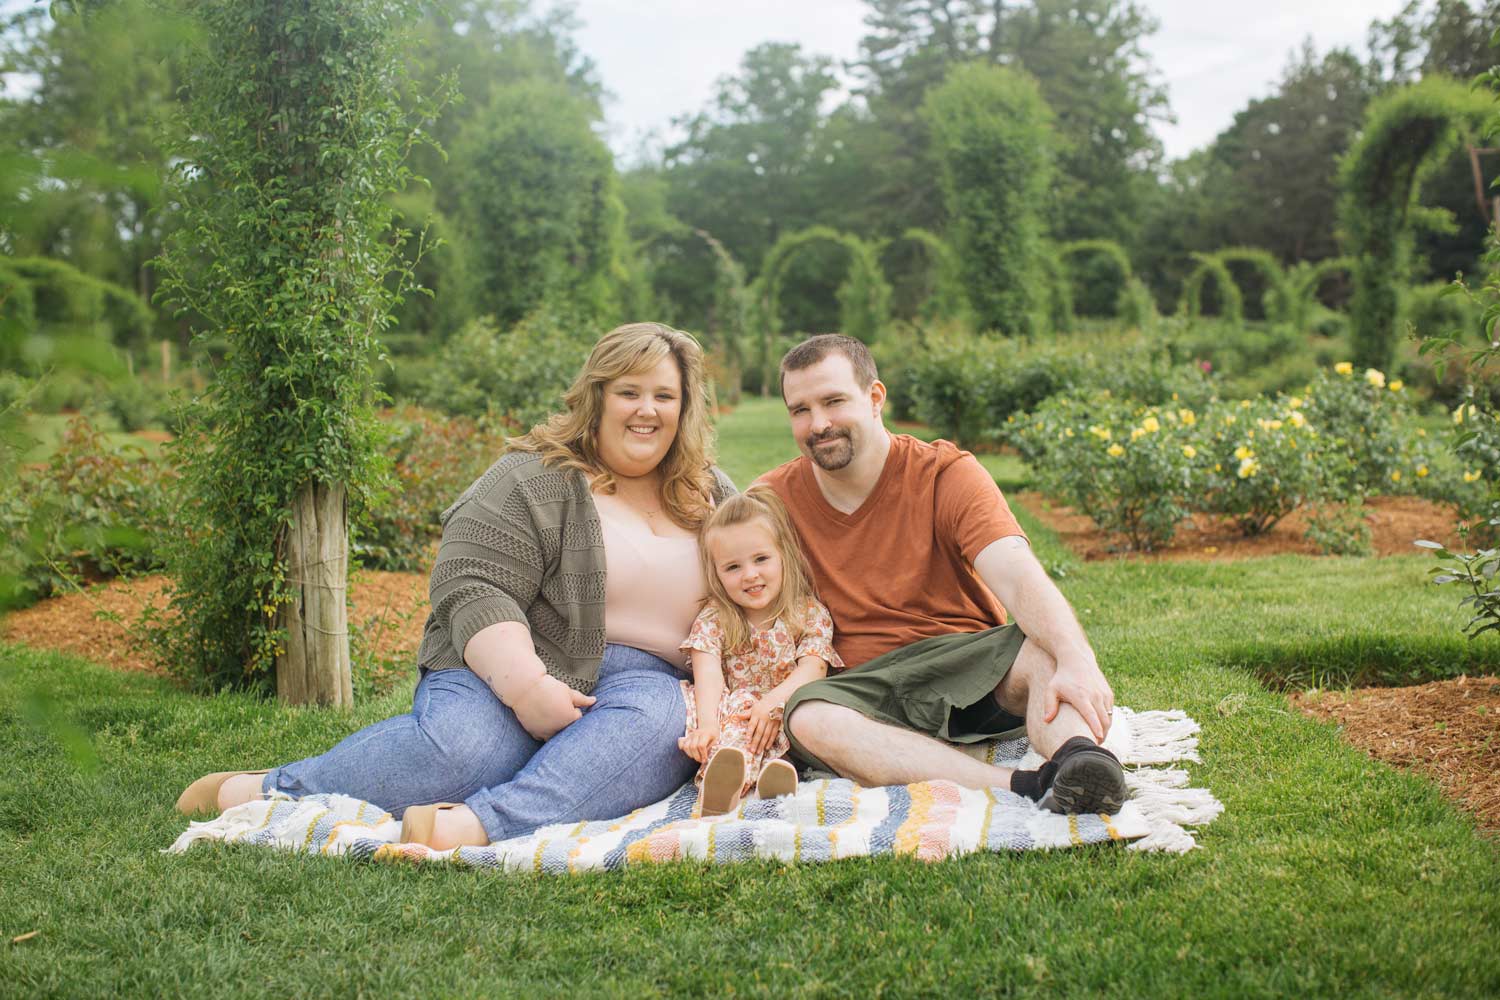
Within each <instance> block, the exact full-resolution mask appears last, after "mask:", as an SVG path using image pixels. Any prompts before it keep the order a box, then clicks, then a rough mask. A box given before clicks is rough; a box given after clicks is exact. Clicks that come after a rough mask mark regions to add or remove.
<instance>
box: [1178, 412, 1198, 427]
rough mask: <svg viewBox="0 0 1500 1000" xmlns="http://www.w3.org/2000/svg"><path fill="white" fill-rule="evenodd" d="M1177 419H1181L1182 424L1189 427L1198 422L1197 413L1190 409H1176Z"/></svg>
mask: <svg viewBox="0 0 1500 1000" xmlns="http://www.w3.org/2000/svg"><path fill="white" fill-rule="evenodd" d="M1177 419H1178V420H1181V421H1182V423H1183V426H1185V427H1191V426H1193V425H1194V424H1196V423H1197V422H1198V415H1197V414H1195V413H1194V412H1193V411H1192V410H1178V411H1177Z"/></svg>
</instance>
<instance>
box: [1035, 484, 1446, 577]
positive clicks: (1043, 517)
mask: <svg viewBox="0 0 1500 1000" xmlns="http://www.w3.org/2000/svg"><path fill="white" fill-rule="evenodd" d="M1009 499H1010V500H1011V502H1013V503H1018V504H1020V505H1021V506H1023V507H1025V508H1026V510H1027V511H1029V512H1031V513H1032V514H1034V515H1035V516H1036V517H1037V519H1038V520H1040V521H1041V522H1042V523H1043V524H1044V525H1046V526H1047V527H1048V528H1050V529H1051V530H1053V531H1054V532H1056V533H1057V535H1058V537H1060V538H1061V539H1062V541H1063V544H1065V545H1066V546H1067V547H1068V548H1069V549H1070V550H1072V551H1073V552H1076V553H1077V554H1078V555H1080V556H1082V557H1083V558H1084V559H1086V560H1095V559H1146V560H1154V561H1161V560H1177V559H1208V560H1229V559H1245V558H1250V557H1254V556H1274V555H1282V554H1284V553H1297V554H1301V555H1317V554H1318V549H1317V546H1315V545H1313V544H1312V543H1311V542H1309V541H1308V540H1307V539H1306V538H1304V537H1303V534H1304V533H1305V532H1306V531H1307V520H1306V518H1305V517H1304V516H1303V515H1302V514H1301V513H1300V512H1298V513H1292V514H1289V515H1287V516H1286V517H1285V518H1283V519H1282V520H1281V521H1280V522H1278V523H1277V524H1276V525H1275V526H1274V527H1273V528H1272V529H1271V530H1270V531H1268V532H1266V533H1265V534H1263V535H1258V536H1256V537H1254V538H1246V537H1245V536H1244V535H1242V534H1240V532H1239V530H1238V529H1236V528H1235V527H1234V524H1233V523H1232V522H1231V521H1229V520H1228V519H1227V518H1221V517H1211V516H1208V515H1202V514H1197V515H1194V516H1193V517H1192V518H1190V519H1188V520H1186V521H1184V522H1183V523H1182V524H1180V525H1178V527H1177V534H1176V535H1175V536H1173V538H1172V541H1171V543H1170V544H1168V545H1166V546H1165V547H1163V548H1161V549H1158V550H1156V551H1154V552H1132V551H1130V550H1129V549H1128V548H1127V547H1126V544H1127V543H1126V542H1125V540H1124V539H1123V538H1121V537H1120V536H1118V535H1111V534H1108V533H1106V532H1104V531H1101V530H1100V529H1099V526H1098V525H1096V524H1095V523H1094V521H1093V519H1092V518H1090V517H1089V516H1088V515H1087V514H1080V513H1078V512H1077V511H1076V510H1074V509H1073V508H1071V507H1067V506H1064V505H1062V504H1058V503H1054V502H1052V501H1050V500H1048V499H1047V498H1046V497H1045V496H1043V495H1042V494H1040V493H1037V492H1034V491H1031V490H1024V491H1022V492H1019V493H1012V494H1010V496H1009ZM1456 520H1457V518H1456V516H1455V515H1454V513H1453V508H1452V507H1451V506H1450V505H1448V504H1440V503H1434V502H1433V501H1431V500H1423V499H1421V498H1420V497H1371V498H1370V499H1368V500H1366V501H1365V523H1366V524H1368V525H1369V526H1370V533H1371V536H1372V543H1373V545H1374V548H1375V553H1376V554H1377V555H1382V556H1392V555H1424V556H1426V557H1427V558H1429V559H1430V558H1431V555H1430V554H1428V553H1426V552H1425V551H1424V550H1422V549H1419V548H1417V547H1416V546H1414V545H1412V542H1413V541H1415V540H1416V539H1418V538H1426V539H1430V540H1431V541H1435V542H1442V543H1443V544H1445V545H1449V546H1452V545H1456V544H1458V535H1457V533H1456V532H1455V531H1454V528H1453V526H1454V523H1455V521H1456Z"/></svg>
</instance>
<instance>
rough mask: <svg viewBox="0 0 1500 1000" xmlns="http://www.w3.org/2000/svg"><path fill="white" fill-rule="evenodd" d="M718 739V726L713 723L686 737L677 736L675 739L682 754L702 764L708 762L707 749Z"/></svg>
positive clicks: (695, 730) (700, 727)
mask: <svg viewBox="0 0 1500 1000" xmlns="http://www.w3.org/2000/svg"><path fill="white" fill-rule="evenodd" d="M718 738H719V724H718V723H717V722H714V723H711V724H709V725H707V726H699V727H698V728H697V729H694V730H693V731H692V732H690V733H688V734H687V735H686V736H679V737H678V738H677V745H678V747H680V748H681V749H682V752H683V753H685V754H687V755H688V756H689V757H691V758H693V759H694V760H696V761H697V762H698V763H700V764H703V763H706V762H707V761H708V751H709V748H710V747H712V746H713V745H714V741H715V740H717V739H718Z"/></svg>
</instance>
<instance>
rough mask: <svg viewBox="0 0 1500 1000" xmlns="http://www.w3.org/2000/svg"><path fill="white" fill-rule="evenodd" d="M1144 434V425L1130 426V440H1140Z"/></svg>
mask: <svg viewBox="0 0 1500 1000" xmlns="http://www.w3.org/2000/svg"><path fill="white" fill-rule="evenodd" d="M1145 436H1146V428H1144V427H1132V428H1130V440H1132V441H1138V440H1140V439H1141V438H1143V437H1145Z"/></svg>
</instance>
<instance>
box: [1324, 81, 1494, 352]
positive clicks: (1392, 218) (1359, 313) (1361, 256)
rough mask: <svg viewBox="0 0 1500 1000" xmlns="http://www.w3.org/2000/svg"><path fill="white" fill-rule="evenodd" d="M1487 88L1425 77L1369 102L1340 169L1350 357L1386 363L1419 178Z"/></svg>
mask: <svg viewBox="0 0 1500 1000" xmlns="http://www.w3.org/2000/svg"><path fill="white" fill-rule="evenodd" d="M1493 100H1494V98H1493V95H1491V94H1488V93H1484V92H1475V91H1472V90H1470V89H1469V88H1468V87H1465V86H1464V85H1463V84H1460V83H1456V82H1454V81H1452V80H1445V79H1442V78H1439V77H1432V78H1429V79H1426V80H1423V81H1422V82H1420V83H1417V84H1414V85H1413V86H1410V87H1405V88H1402V89H1400V90H1397V91H1394V92H1393V93H1390V94H1387V95H1386V96H1384V97H1381V98H1379V99H1377V100H1375V101H1372V102H1371V103H1370V107H1369V109H1368V110H1367V111H1366V113H1365V122H1364V127H1363V129H1362V130H1361V132H1360V136H1359V139H1358V141H1357V142H1356V143H1355V144H1354V146H1353V148H1351V149H1350V150H1349V152H1348V154H1347V155H1345V157H1344V161H1343V165H1342V166H1341V167H1340V170H1339V182H1340V186H1341V188H1342V189H1343V193H1342V195H1341V196H1340V198H1339V222H1340V224H1341V225H1342V227H1343V229H1344V232H1345V233H1346V234H1347V238H1348V247H1349V251H1350V256H1351V257H1352V258H1353V261H1354V268H1353V270H1354V299H1353V301H1352V302H1351V304H1350V313H1351V318H1352V322H1353V327H1354V329H1353V344H1354V362H1355V364H1357V365H1360V366H1362V367H1369V368H1380V369H1385V368H1387V367H1389V365H1390V363H1391V360H1392V358H1393V356H1394V354H1395V349H1396V336H1397V324H1396V319H1397V316H1398V314H1399V312H1400V305H1401V295H1400V289H1401V287H1402V285H1403V284H1404V283H1405V282H1406V280H1407V278H1408V277H1409V272H1410V270H1411V253H1412V241H1413V233H1412V229H1413V227H1412V224H1411V220H1412V215H1413V213H1414V212H1415V211H1416V209H1417V196H1418V193H1419V191H1420V188H1421V183H1422V178H1423V177H1424V176H1425V175H1426V174H1427V173H1428V172H1429V171H1430V170H1431V169H1433V167H1434V166H1436V165H1437V164H1439V163H1441V162H1442V160H1443V158H1444V157H1445V156H1446V155H1447V154H1448V153H1449V152H1450V151H1451V150H1452V149H1453V147H1454V144H1455V143H1456V142H1457V141H1458V137H1459V134H1460V133H1461V132H1464V133H1468V132H1475V131H1478V129H1479V128H1481V127H1482V125H1483V123H1484V121H1485V119H1486V117H1487V116H1488V115H1489V114H1490V112H1491V109H1492V107H1493Z"/></svg>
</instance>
